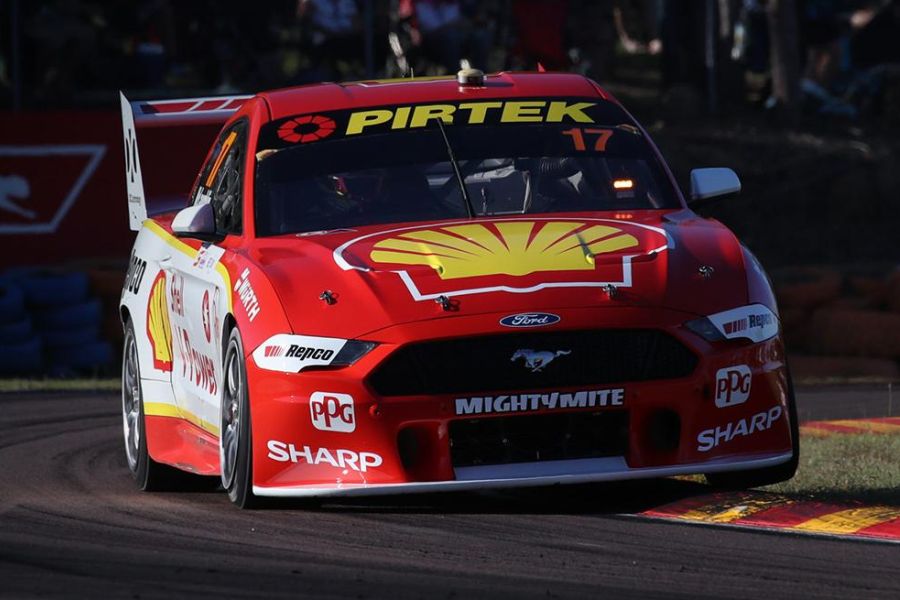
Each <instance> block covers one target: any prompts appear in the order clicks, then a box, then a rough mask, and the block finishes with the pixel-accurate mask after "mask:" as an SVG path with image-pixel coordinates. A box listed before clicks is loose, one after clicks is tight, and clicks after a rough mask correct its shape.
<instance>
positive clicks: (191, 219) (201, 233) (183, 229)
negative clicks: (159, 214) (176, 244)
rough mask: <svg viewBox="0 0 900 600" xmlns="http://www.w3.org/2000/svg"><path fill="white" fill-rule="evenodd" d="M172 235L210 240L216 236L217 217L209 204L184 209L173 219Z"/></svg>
mask: <svg viewBox="0 0 900 600" xmlns="http://www.w3.org/2000/svg"><path fill="white" fill-rule="evenodd" d="M172 233H174V234H175V235H177V236H179V237H193V238H199V239H209V238H214V237H217V235H216V217H215V214H214V212H213V207H212V205H211V204H209V203H205V204H195V205H193V206H188V207H187V208H182V209H181V210H180V211H178V213H177V214H176V215H175V218H174V219H172Z"/></svg>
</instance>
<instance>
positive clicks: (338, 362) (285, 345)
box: [253, 333, 377, 373]
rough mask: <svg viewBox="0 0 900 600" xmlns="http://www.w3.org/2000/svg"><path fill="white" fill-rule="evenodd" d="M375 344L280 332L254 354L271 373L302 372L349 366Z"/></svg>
mask: <svg viewBox="0 0 900 600" xmlns="http://www.w3.org/2000/svg"><path fill="white" fill-rule="evenodd" d="M376 345H377V344H376V343H375V342H364V341H361V340H343V339H340V338H329V337H315V336H310V335H291V334H287V333H279V334H278V335H273V336H272V337H270V338H269V339H267V340H266V341H265V342H263V343H262V344H260V345H259V347H258V348H257V349H256V350H254V351H253V360H254V361H255V362H256V364H257V365H258V366H259V367H260V368H262V369H268V370H269V371H282V372H284V373H299V372H300V371H302V370H303V369H308V368H310V367H347V366H349V365H352V364H353V363H355V362H356V361H358V360H359V359H360V358H362V357H363V356H365V355H366V354H368V353H369V352H370V351H371V350H372V349H373V348H374V347H375V346H376Z"/></svg>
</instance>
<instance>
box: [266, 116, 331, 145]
mask: <svg viewBox="0 0 900 600" xmlns="http://www.w3.org/2000/svg"><path fill="white" fill-rule="evenodd" d="M336 127H337V126H336V125H335V124H334V120H333V119H330V118H328V117H323V116H322V115H305V116H303V117H297V118H296V119H290V120H288V121H285V122H284V123H282V124H281V127H279V128H278V137H280V138H281V139H283V140H284V141H286V142H290V143H292V144H296V143H300V144H306V143H307V142H315V141H318V140H321V139H322V138H327V137H328V136H329V135H331V134H332V133H334V130H335V128H336Z"/></svg>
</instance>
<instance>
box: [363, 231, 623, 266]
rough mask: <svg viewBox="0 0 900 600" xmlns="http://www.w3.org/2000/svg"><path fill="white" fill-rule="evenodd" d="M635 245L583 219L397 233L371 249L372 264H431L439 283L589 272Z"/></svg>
mask: <svg viewBox="0 0 900 600" xmlns="http://www.w3.org/2000/svg"><path fill="white" fill-rule="evenodd" d="M638 245H639V242H638V239H637V238H636V237H635V236H634V235H632V234H630V233H627V232H625V231H623V230H622V229H621V228H618V227H613V226H611V225H600V224H595V223H585V222H581V221H543V222H542V221H507V222H495V223H472V224H462V225H449V226H443V227H434V228H428V229H419V230H412V231H405V232H402V233H401V232H398V233H397V234H396V235H394V236H392V237H389V238H386V239H382V240H380V241H378V242H376V243H375V244H374V245H373V246H372V251H371V253H370V255H369V257H370V259H371V260H372V261H373V262H376V263H390V264H400V265H422V266H429V267H431V268H432V269H434V270H435V271H436V272H437V275H438V276H439V277H440V278H441V279H442V280H450V279H460V278H464V277H481V276H488V275H511V276H515V277H521V276H525V275H530V274H532V273H538V272H547V271H592V270H594V268H595V263H596V257H598V256H599V255H602V254H608V253H614V252H619V251H621V250H626V249H628V248H634V247H636V246H638Z"/></svg>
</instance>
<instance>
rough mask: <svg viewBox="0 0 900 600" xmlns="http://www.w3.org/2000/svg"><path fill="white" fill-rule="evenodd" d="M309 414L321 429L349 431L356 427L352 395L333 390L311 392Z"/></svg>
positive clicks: (314, 424)
mask: <svg viewBox="0 0 900 600" xmlns="http://www.w3.org/2000/svg"><path fill="white" fill-rule="evenodd" d="M309 416H310V417H311V418H312V424H313V426H314V427H315V428H316V429H319V430H321V431H341V432H344V433H351V432H352V431H354V430H355V429H356V415H355V413H354V411H353V396H351V395H350V394H338V393H334V392H313V394H312V395H311V396H310V397H309Z"/></svg>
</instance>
